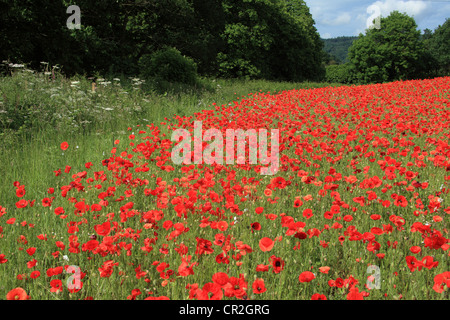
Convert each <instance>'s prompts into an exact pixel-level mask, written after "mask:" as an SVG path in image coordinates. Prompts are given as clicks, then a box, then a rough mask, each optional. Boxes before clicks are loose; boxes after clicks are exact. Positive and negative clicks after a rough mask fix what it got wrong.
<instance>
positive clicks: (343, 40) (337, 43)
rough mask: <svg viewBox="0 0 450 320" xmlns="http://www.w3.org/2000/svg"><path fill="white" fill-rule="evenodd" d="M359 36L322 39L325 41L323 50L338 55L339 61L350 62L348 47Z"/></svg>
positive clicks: (334, 55)
mask: <svg viewBox="0 0 450 320" xmlns="http://www.w3.org/2000/svg"><path fill="white" fill-rule="evenodd" d="M357 38H358V37H337V38H332V39H322V41H323V43H324V47H323V50H324V51H325V52H326V53H328V54H330V55H331V56H332V57H336V58H337V60H336V61H337V62H338V63H345V62H348V49H349V48H350V46H351V45H352V44H353V41H354V40H356V39H357Z"/></svg>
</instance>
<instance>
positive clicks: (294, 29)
mask: <svg viewBox="0 0 450 320" xmlns="http://www.w3.org/2000/svg"><path fill="white" fill-rule="evenodd" d="M74 4H76V5H77V6H79V8H80V9H81V28H80V29H69V28H67V26H66V21H67V19H68V17H69V14H67V12H66V10H67V8H68V7H69V6H70V5H74ZM0 6H1V10H0V17H1V19H2V21H3V23H2V24H1V26H0V43H1V46H0V59H2V60H7V61H12V62H18V63H19V62H20V63H26V64H28V65H29V66H30V67H31V68H33V69H38V68H39V67H40V66H41V62H43V61H44V62H48V63H49V64H50V65H59V66H61V67H62V71H63V73H65V74H66V75H68V76H70V75H74V74H83V75H93V74H102V75H117V74H124V75H138V74H142V73H144V74H150V73H151V72H150V71H151V70H150V71H148V70H142V69H143V68H147V66H151V68H153V69H155V63H156V62H158V63H166V62H167V63H169V64H170V63H172V62H173V61H175V62H176V63H178V64H176V63H175V62H174V64H173V65H181V66H186V70H192V68H193V67H192V66H194V68H195V72H196V73H197V72H198V74H200V75H203V76H210V77H223V78H241V77H247V78H252V79H268V80H278V81H297V82H300V81H323V80H327V81H333V82H341V83H368V82H382V81H391V80H397V79H409V78H423V77H431V76H436V75H444V74H448V73H449V60H450V59H449V52H450V50H449V21H448V20H447V21H446V22H445V24H444V25H443V26H440V27H439V28H438V29H437V30H435V31H434V32H432V31H430V30H426V32H425V33H424V34H423V35H422V34H421V32H420V31H419V30H417V25H416V23H415V21H414V19H413V18H411V17H409V16H407V15H406V14H401V13H398V12H394V13H392V14H391V15H390V16H389V17H386V18H382V19H381V28H380V29H379V30H378V29H368V30H366V34H365V35H363V34H361V35H360V36H359V37H358V38H357V40H355V41H354V42H353V45H352V46H351V47H350V49H349V53H348V57H349V62H347V63H345V64H338V65H336V64H334V65H331V66H327V64H329V60H330V56H329V54H327V53H326V52H325V51H324V43H323V41H322V40H321V39H320V36H319V33H318V32H317V29H316V27H315V21H314V19H313V18H312V15H311V13H310V10H309V8H308V6H307V5H306V3H305V1H303V0H208V1H203V0H96V1H92V0H78V1H76V3H75V2H74V1H69V0H52V1H50V0H0ZM182 59H185V60H183V61H181V60H182ZM149 68H150V67H149ZM164 68H166V70H167V69H170V68H167V66H166V67H164ZM164 68H163V67H162V68H161V69H164ZM153 69H152V70H153ZM157 69H158V68H157V67H156V71H155V72H157ZM143 71H144V72H143ZM152 72H153V71H152ZM189 72H191V71H189ZM177 77H178V76H177ZM186 78H190V77H186Z"/></svg>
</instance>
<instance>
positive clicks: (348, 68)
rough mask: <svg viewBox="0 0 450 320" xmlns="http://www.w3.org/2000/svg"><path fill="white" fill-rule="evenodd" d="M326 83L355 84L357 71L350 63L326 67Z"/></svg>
mask: <svg viewBox="0 0 450 320" xmlns="http://www.w3.org/2000/svg"><path fill="white" fill-rule="evenodd" d="M325 81H326V82H331V83H346V84H350V83H354V82H355V81H356V78H355V70H354V67H353V66H352V65H351V64H350V63H344V64H338V65H329V66H326V75H325Z"/></svg>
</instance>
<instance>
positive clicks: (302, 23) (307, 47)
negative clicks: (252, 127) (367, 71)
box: [217, 0, 324, 81]
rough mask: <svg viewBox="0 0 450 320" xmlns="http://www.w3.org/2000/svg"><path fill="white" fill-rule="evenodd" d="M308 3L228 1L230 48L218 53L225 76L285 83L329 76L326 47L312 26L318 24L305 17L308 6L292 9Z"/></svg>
mask: <svg viewBox="0 0 450 320" xmlns="http://www.w3.org/2000/svg"><path fill="white" fill-rule="evenodd" d="M302 2H303V1H284V0H283V1H280V0H277V1H275V0H246V1H242V0H241V1H239V0H223V2H222V4H223V9H224V13H225V21H226V23H225V29H224V32H223V34H222V39H223V40H224V43H225V46H224V49H223V50H222V51H221V52H219V53H218V55H217V60H218V64H219V70H220V75H221V76H226V77H250V78H265V79H272V80H284V81H304V80H316V79H317V80H318V79H320V78H321V77H323V76H324V68H323V66H322V64H321V62H322V53H321V52H322V47H321V45H322V43H321V41H320V38H319V36H318V34H317V32H314V29H313V26H311V24H312V23H313V22H314V21H313V20H312V19H309V18H308V17H307V16H306V15H305V12H306V10H307V7H306V5H304V6H305V8H297V9H295V8H296V7H292V6H291V7H288V6H287V4H288V3H292V4H301V3H302ZM294 9H295V10H294ZM300 9H301V10H300ZM308 12H309V10H308ZM313 36H315V38H316V39H314V38H313ZM316 40H317V41H316Z"/></svg>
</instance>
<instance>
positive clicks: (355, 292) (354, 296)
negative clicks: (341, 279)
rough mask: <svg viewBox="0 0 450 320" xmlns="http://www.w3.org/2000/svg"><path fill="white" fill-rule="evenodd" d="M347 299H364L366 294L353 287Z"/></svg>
mask: <svg viewBox="0 0 450 320" xmlns="http://www.w3.org/2000/svg"><path fill="white" fill-rule="evenodd" d="M347 300H364V296H363V295H362V293H361V292H359V289H358V288H356V287H353V288H351V289H350V292H349V293H348V294H347Z"/></svg>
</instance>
